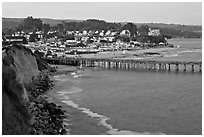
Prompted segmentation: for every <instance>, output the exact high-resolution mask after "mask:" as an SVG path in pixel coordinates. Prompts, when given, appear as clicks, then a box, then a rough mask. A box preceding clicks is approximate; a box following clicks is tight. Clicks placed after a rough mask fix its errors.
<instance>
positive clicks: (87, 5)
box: [2, 2, 202, 25]
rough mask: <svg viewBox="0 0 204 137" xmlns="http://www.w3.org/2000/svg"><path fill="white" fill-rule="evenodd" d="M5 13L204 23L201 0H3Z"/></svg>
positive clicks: (12, 15) (149, 21)
mask: <svg viewBox="0 0 204 137" xmlns="http://www.w3.org/2000/svg"><path fill="white" fill-rule="evenodd" d="M2 16H3V17H13V18H16V17H21V18H26V17H27V16H33V17H34V18H53V19H77V20H86V19H101V20H105V21H108V22H134V23H168V24H170V23H174V24H185V25H202V3H201V2H152V3H151V2H3V3H2Z"/></svg>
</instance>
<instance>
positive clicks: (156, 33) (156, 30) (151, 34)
mask: <svg viewBox="0 0 204 137" xmlns="http://www.w3.org/2000/svg"><path fill="white" fill-rule="evenodd" d="M148 35H149V36H158V35H160V30H159V29H152V30H151V29H150V30H149V32H148Z"/></svg>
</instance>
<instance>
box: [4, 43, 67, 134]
mask: <svg viewBox="0 0 204 137" xmlns="http://www.w3.org/2000/svg"><path fill="white" fill-rule="evenodd" d="M46 66H47V63H46V62H45V64H44V63H43V61H42V59H41V60H40V58H37V56H36V54H34V53H32V51H31V50H30V49H28V48H26V47H23V46H21V45H12V46H9V47H5V48H4V49H3V51H2V134H3V135H30V134H32V135H39V134H40V135H42V134H46V135H50V134H51V135H58V134H66V132H65V129H62V127H63V118H64V117H65V116H64V112H63V111H62V110H61V107H60V106H58V105H56V104H54V103H52V102H48V101H47V100H46V98H45V97H43V95H44V93H46V91H48V90H49V89H50V88H51V87H52V86H53V84H52V81H51V80H50V79H49V76H48V75H47V74H46V73H43V71H40V70H42V69H45V67H46ZM46 68H47V67H46ZM46 72H47V71H46ZM48 122H49V124H48Z"/></svg>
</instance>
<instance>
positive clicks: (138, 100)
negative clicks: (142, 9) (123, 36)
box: [50, 39, 202, 134]
mask: <svg viewBox="0 0 204 137" xmlns="http://www.w3.org/2000/svg"><path fill="white" fill-rule="evenodd" d="M201 41H202V40H201V39H190V40H189V39H180V40H179V39H175V40H171V42H172V43H174V44H176V45H180V46H181V47H184V48H187V49H195V48H196V49H201V47H202V44H201ZM189 53H190V54H192V53H191V52H189ZM196 53H199V54H201V55H202V53H200V52H195V53H194V54H196ZM198 59H201V58H198ZM55 80H56V86H55V88H54V90H52V91H51V93H50V96H52V97H55V98H58V99H59V100H61V101H62V102H63V103H65V104H66V105H69V106H72V107H73V108H76V109H78V110H80V111H81V112H83V113H85V114H86V115H87V116H89V117H95V118H98V120H99V124H101V125H102V126H105V127H107V128H108V129H109V130H108V132H107V134H202V74H201V73H173V72H172V73H167V72H142V71H122V70H118V71H113V70H112V71H111V70H99V69H87V70H85V71H84V72H83V74H82V75H81V76H80V77H75V76H74V75H73V76H70V75H58V76H56V77H55ZM84 126H86V125H84ZM99 134H101V133H99ZM104 134H105V133H104Z"/></svg>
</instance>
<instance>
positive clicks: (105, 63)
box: [44, 57, 202, 72]
mask: <svg viewBox="0 0 204 137" xmlns="http://www.w3.org/2000/svg"><path fill="white" fill-rule="evenodd" d="M44 59H45V60H46V61H47V62H48V63H50V64H59V65H75V66H84V67H103V68H109V69H111V68H118V69H126V70H130V69H147V70H161V71H164V70H168V71H170V70H172V69H173V70H175V71H184V72H185V71H187V68H188V70H189V68H190V71H191V72H194V71H199V72H201V71H202V61H161V60H152V59H151V60H148V59H141V60H138V59H123V58H120V59H118V58H77V57H67V58H44ZM195 68H197V69H195Z"/></svg>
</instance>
